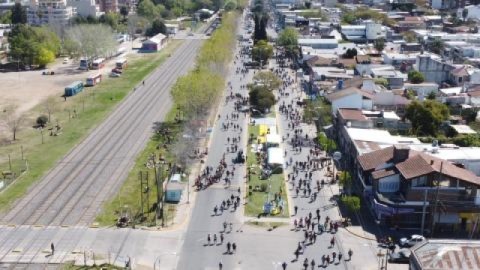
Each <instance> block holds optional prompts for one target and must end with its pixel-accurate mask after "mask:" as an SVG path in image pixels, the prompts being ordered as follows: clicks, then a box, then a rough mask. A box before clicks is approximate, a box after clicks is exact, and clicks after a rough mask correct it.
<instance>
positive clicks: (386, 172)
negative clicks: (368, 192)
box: [372, 169, 395, 179]
mask: <svg viewBox="0 0 480 270" xmlns="http://www.w3.org/2000/svg"><path fill="white" fill-rule="evenodd" d="M394 174H395V170H393V169H383V170H378V171H374V172H372V177H373V179H380V178H384V177H387V176H390V175H394Z"/></svg>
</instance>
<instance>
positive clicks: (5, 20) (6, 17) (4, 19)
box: [0, 10, 12, 24]
mask: <svg viewBox="0 0 480 270" xmlns="http://www.w3.org/2000/svg"><path fill="white" fill-rule="evenodd" d="M11 23H12V11H11V10H7V11H5V12H4V13H3V14H2V15H0V24H11Z"/></svg>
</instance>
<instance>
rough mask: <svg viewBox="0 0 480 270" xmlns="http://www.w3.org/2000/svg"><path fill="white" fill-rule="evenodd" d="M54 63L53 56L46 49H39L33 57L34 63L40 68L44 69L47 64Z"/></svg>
mask: <svg viewBox="0 0 480 270" xmlns="http://www.w3.org/2000/svg"><path fill="white" fill-rule="evenodd" d="M53 61H55V54H54V53H53V52H52V51H50V50H48V49H47V48H44V47H41V48H39V50H38V54H37V55H36V56H35V62H36V63H37V64H38V65H39V66H40V67H45V66H46V65H47V64H48V63H52V62H53Z"/></svg>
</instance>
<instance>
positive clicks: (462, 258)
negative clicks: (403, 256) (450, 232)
mask: <svg viewBox="0 0 480 270" xmlns="http://www.w3.org/2000/svg"><path fill="white" fill-rule="evenodd" d="M460 218H461V219H462V224H461V226H464V227H465V231H466V232H468V235H469V236H470V238H473V239H478V237H479V234H478V227H479V226H478V219H479V216H478V215H475V214H462V215H461V216H460ZM463 221H465V223H463ZM410 250H411V255H410V269H411V270H427V269H428V270H430V269H436V270H462V269H471V270H479V269H480V262H479V260H478V255H477V254H479V253H480V241H478V240H471V239H470V240H456V239H427V240H426V241H423V242H421V243H419V244H416V245H415V246H413V247H412V248H411V249H410Z"/></svg>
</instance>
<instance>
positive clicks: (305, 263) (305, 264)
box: [303, 258, 308, 270]
mask: <svg viewBox="0 0 480 270" xmlns="http://www.w3.org/2000/svg"><path fill="white" fill-rule="evenodd" d="M303 267H304V268H305V270H308V269H307V268H308V259H307V258H305V260H304V261H303Z"/></svg>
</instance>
